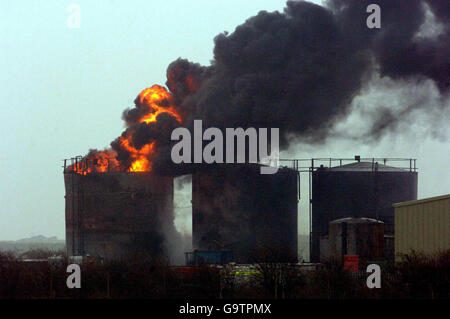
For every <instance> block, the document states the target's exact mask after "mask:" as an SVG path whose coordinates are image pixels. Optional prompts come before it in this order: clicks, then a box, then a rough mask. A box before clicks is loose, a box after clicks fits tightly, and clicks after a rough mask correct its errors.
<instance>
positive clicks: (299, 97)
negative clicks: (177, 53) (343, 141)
mask: <svg viewBox="0 0 450 319" xmlns="http://www.w3.org/2000/svg"><path fill="white" fill-rule="evenodd" d="M371 3H376V4H378V5H379V6H380V7H381V21H382V22H381V23H382V26H381V29H369V28H368V27H367V25H366V19H367V17H368V16H369V13H367V12H366V8H367V6H368V5H369V4H371ZM427 11H428V13H431V15H433V16H434V17H435V20H436V21H435V22H436V24H438V25H439V26H440V27H441V29H442V30H441V32H440V33H439V34H438V35H436V36H434V37H421V36H420V32H421V30H422V29H421V28H423V26H424V23H425V20H426V19H425V18H426V13H427ZM449 12H450V1H441V0H426V1H425V0H423V1H421V0H398V1H392V0H382V1H373V0H370V1H366V0H358V1H354V0H331V1H329V2H328V3H327V7H321V6H318V5H315V4H311V3H308V2H303V1H299V2H294V1H288V2H287V7H286V8H285V10H284V12H283V13H279V12H273V13H268V12H266V11H261V12H259V13H258V14H257V15H256V16H254V17H252V18H249V19H248V20H247V21H245V23H244V24H242V25H240V26H238V27H237V28H236V30H235V31H234V32H233V33H231V34H228V33H222V34H219V35H218V36H216V37H215V39H214V42H215V47H214V60H213V61H212V64H211V66H209V67H201V66H200V65H198V64H193V63H190V62H188V61H186V60H183V59H178V60H177V61H174V62H173V63H172V64H170V65H169V67H168V71H167V77H168V81H167V83H166V84H167V86H168V88H169V89H170V91H171V92H172V93H173V94H174V96H175V98H176V99H177V101H178V103H179V105H178V107H179V108H180V110H182V111H183V112H184V113H185V114H186V115H187V116H186V117H185V118H184V119H185V125H187V126H189V125H190V123H192V120H193V119H202V120H203V123H204V127H210V126H215V127H219V128H225V127H243V128H246V127H256V128H258V127H278V128H280V135H281V136H280V138H281V140H280V144H281V145H282V146H283V147H286V146H287V145H288V144H289V140H290V138H292V137H297V136H302V137H307V138H308V140H309V141H312V142H320V141H323V140H324V139H325V138H326V137H327V136H328V134H329V132H330V128H331V127H332V126H333V125H334V124H335V123H336V122H337V121H339V120H340V119H342V118H344V117H345V116H346V115H347V114H348V113H349V112H350V111H351V108H350V105H351V102H352V100H353V98H354V97H355V96H356V95H358V94H359V93H360V90H361V88H362V87H363V86H364V85H365V84H366V82H367V81H368V79H370V77H371V74H372V73H374V72H378V73H379V75H380V76H381V77H389V78H391V79H393V80H406V81H409V80H411V81H415V82H417V81H419V82H420V81H425V80H432V81H433V82H434V83H435V85H436V86H437V88H438V89H439V93H440V94H441V95H442V101H443V102H442V103H441V104H439V106H441V107H442V106H447V107H448V102H446V98H447V97H448V90H449V78H450V52H449V47H450V45H449V44H450V41H449V40H450V17H449V15H450V14H449ZM425 31H426V30H425ZM192 79H195V83H196V85H195V87H192V86H191V87H190V85H189V83H190V82H192ZM410 107H413V108H427V107H429V106H428V105H421V104H420V103H415V104H414V106H410ZM391 113H392V112H390V111H389V109H388V108H387V109H386V108H385V109H384V111H383V112H382V113H381V115H380V116H378V115H377V116H374V117H373V119H371V123H369V125H371V126H372V132H370V134H371V135H373V137H374V138H376V137H379V136H381V135H382V133H383V132H384V131H387V130H389V128H390V127H392V126H395V125H396V122H397V121H400V120H401V118H404V116H400V115H401V114H399V115H397V116H396V115H394V114H391ZM375 114H376V112H375ZM387 115H389V116H388V117H386V116H387ZM385 118H388V119H389V121H386V122H384V121H383V119H385ZM369 122H370V121H369Z"/></svg>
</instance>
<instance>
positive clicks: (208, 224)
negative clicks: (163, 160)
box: [192, 164, 299, 263]
mask: <svg viewBox="0 0 450 319" xmlns="http://www.w3.org/2000/svg"><path fill="white" fill-rule="evenodd" d="M298 183H299V180H298V172H297V171H294V170H291V169H288V168H280V169H279V170H278V172H277V173H276V174H267V175H265V174H261V173H260V165H256V164H253V165H239V164H237V165H232V164H223V165H210V166H208V167H207V168H205V169H202V170H199V171H197V172H195V173H194V174H193V175H192V236H193V248H194V249H198V250H203V251H221V250H228V251H231V252H232V256H233V261H235V262H237V263H253V262H261V261H275V262H290V263H296V262H297V254H298V253H297V240H298V239H297V202H298V199H299V195H298Z"/></svg>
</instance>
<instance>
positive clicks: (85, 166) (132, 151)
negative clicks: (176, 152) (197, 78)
mask: <svg viewBox="0 0 450 319" xmlns="http://www.w3.org/2000/svg"><path fill="white" fill-rule="evenodd" d="M137 100H138V102H139V105H138V107H143V108H146V109H147V110H148V112H146V114H145V115H143V116H142V117H141V118H140V119H139V123H144V122H145V123H147V124H148V123H151V122H156V121H157V119H156V118H157V116H158V115H159V114H161V113H168V114H170V115H172V116H173V117H175V118H176V120H177V121H178V122H180V123H181V116H180V114H179V113H178V111H177V110H176V108H175V107H174V102H173V96H172V94H171V93H169V92H168V91H167V90H166V89H165V88H164V87H162V86H159V85H156V84H155V85H153V86H152V87H149V88H146V89H144V90H142V92H141V93H139V95H138V98H137ZM155 143H156V142H151V143H149V144H146V145H144V146H143V147H142V148H141V149H136V148H135V147H133V146H132V134H130V133H129V134H127V136H126V137H123V136H121V137H119V144H120V146H121V147H122V148H123V149H125V150H126V151H127V152H128V153H129V155H130V157H131V158H132V163H131V165H130V167H128V168H127V169H126V171H127V172H150V171H151V169H152V162H151V157H152V155H153V153H154V152H155V146H156V145H155ZM116 156H117V154H116V152H115V151H113V150H111V149H110V150H106V151H103V152H96V153H94V154H88V156H87V157H86V158H84V159H83V160H82V161H81V162H80V163H77V164H73V165H72V166H71V167H70V168H69V170H72V171H75V172H77V173H79V174H82V175H87V174H90V173H92V172H99V173H104V172H108V171H122V169H121V168H120V164H119V162H118V160H117V159H116Z"/></svg>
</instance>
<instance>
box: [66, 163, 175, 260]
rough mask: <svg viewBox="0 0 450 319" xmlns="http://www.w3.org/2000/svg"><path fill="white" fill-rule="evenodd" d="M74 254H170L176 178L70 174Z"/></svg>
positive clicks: (70, 247)
mask: <svg viewBox="0 0 450 319" xmlns="http://www.w3.org/2000/svg"><path fill="white" fill-rule="evenodd" d="M64 182H65V186H66V196H65V201H66V246H67V252H68V254H69V255H90V256H93V257H101V258H105V259H123V258H127V257H130V256H131V255H132V254H134V253H139V254H148V255H151V256H162V255H167V249H166V248H167V247H166V246H165V243H164V239H165V236H166V234H169V233H171V232H172V231H174V229H173V227H174V226H173V178H171V177H163V176H157V175H155V174H152V173H146V172H138V173H91V174H87V175H82V174H77V173H74V172H66V173H65V174H64Z"/></svg>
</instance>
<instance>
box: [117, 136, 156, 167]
mask: <svg viewBox="0 0 450 319" xmlns="http://www.w3.org/2000/svg"><path fill="white" fill-rule="evenodd" d="M119 143H120V145H121V146H122V147H123V148H124V149H126V150H127V151H128V153H130V157H131V158H132V159H133V162H132V163H131V166H130V167H129V168H128V170H127V171H128V172H150V171H151V169H152V166H151V163H150V161H149V157H150V156H151V155H152V154H153V152H154V150H155V142H152V143H150V144H146V145H144V146H143V147H142V148H141V149H140V150H138V149H136V148H134V147H133V146H131V145H130V137H128V138H124V137H120V138H119Z"/></svg>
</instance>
